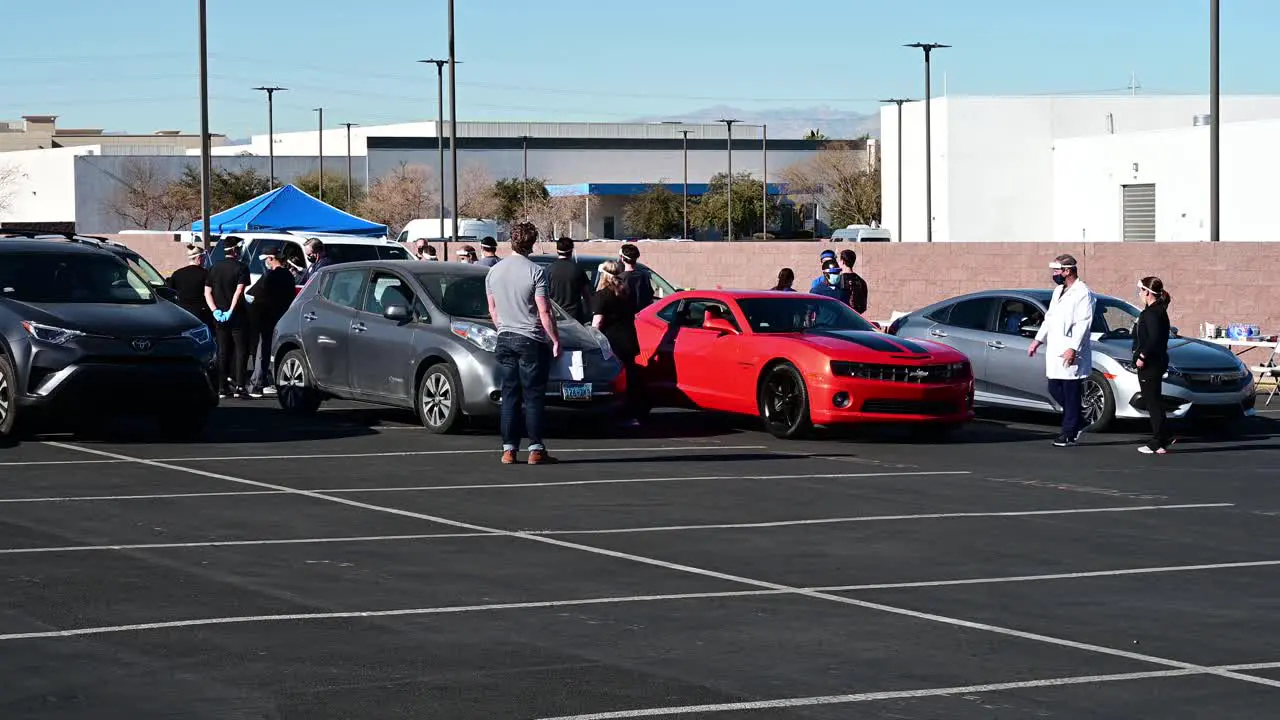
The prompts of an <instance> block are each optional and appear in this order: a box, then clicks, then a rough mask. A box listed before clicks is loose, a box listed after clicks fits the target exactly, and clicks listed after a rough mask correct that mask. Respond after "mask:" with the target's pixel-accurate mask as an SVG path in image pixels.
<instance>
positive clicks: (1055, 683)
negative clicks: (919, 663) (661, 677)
mask: <svg viewBox="0 0 1280 720" xmlns="http://www.w3.org/2000/svg"><path fill="white" fill-rule="evenodd" d="M1263 665H1265V666H1266V667H1268V668H1274V667H1280V663H1264V664H1263ZM1246 668H1248V669H1263V668H1260V667H1254V666H1251V665H1220V666H1216V667H1214V668H1209V669H1212V670H1219V671H1237V670H1242V669H1246ZM1203 674H1204V673H1202V672H1200V671H1198V670H1190V669H1185V670H1152V671H1149V672H1135V673H1116V674H1114V675H1079V676H1074V677H1060V678H1045V679H1043V680H1021V681H1017V682H1004V683H988V684H986V685H962V686H958V687H945V688H922V689H918V690H889V691H885V692H869V693H856V694H850V695H823V696H817V697H802V698H782V699H778V700H754V701H748V702H736V703H717V704H713V705H685V706H682V707H660V708H645V709H642V710H618V711H615V712H599V713H587V714H585V715H560V716H557V717H551V718H540V719H539V720H622V719H623V718H639V717H662V716H670V715H685V714H692V713H718V712H742V711H747V710H769V709H777V708H798V707H813V706H815V705H846V704H851V703H859V702H874V701H877V700H902V699H908V698H923V697H938V696H941V695H973V694H977V693H991V692H1002V691H1005V690H1022V689H1026V688H1040V687H1065V686H1069V685H1092V684H1096V683H1107V682H1125V681H1134V680H1152V679H1159V678H1171V677H1184V676H1187V675H1203Z"/></svg>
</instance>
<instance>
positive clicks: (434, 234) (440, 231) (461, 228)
mask: <svg viewBox="0 0 1280 720" xmlns="http://www.w3.org/2000/svg"><path fill="white" fill-rule="evenodd" d="M441 225H443V226H444V227H441ZM486 237H491V238H493V239H494V240H497V239H498V221H497V220H481V219H478V218H458V240H459V241H461V242H472V243H475V242H479V241H480V240H482V239H484V238H486ZM452 239H453V221H452V220H451V219H450V218H445V220H444V222H443V223H441V221H440V219H439V218H422V219H419V220H410V221H409V222H408V223H407V224H406V225H405V226H404V229H403V230H401V231H400V236H399V237H398V238H396V242H401V243H407V242H412V241H414V240H431V241H440V240H452Z"/></svg>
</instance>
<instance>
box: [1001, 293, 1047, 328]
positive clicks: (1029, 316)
mask: <svg viewBox="0 0 1280 720" xmlns="http://www.w3.org/2000/svg"><path fill="white" fill-rule="evenodd" d="M1043 322H1044V313H1043V312H1042V311H1041V310H1040V308H1039V307H1036V305H1035V304H1034V303H1032V302H1031V301H1029V300H1020V299H1018V298H1005V299H1004V301H1003V302H1002V303H1000V317H999V318H997V320H996V332H998V333H1003V334H1005V335H1022V328H1023V327H1037V328H1038V327H1040V325H1041V324H1042V323H1043Z"/></svg>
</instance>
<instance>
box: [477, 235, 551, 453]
mask: <svg viewBox="0 0 1280 720" xmlns="http://www.w3.org/2000/svg"><path fill="white" fill-rule="evenodd" d="M537 241H538V230H537V228H535V227H534V226H533V224H532V223H527V222H526V223H520V224H519V225H517V226H515V227H514V228H512V230H511V249H512V251H513V254H512V255H510V256H509V257H507V258H505V259H503V260H502V261H501V262H499V263H498V264H497V265H494V266H493V268H491V269H490V270H489V274H488V275H487V276H486V277H485V293H486V294H487V295H488V296H489V317H490V319H492V320H493V324H494V326H495V327H497V329H498V348H497V351H496V354H497V359H498V365H499V367H500V368H501V378H502V415H501V425H502V463H503V464H504V465H511V464H513V463H515V461H516V451H518V450H519V449H520V440H521V437H520V436H521V427H520V420H521V411H523V419H524V430H525V431H526V432H527V433H528V434H529V464H530V465H542V464H545V463H553V462H556V460H555V459H554V458H552V457H551V456H550V455H548V454H547V450H546V446H545V445H544V444H543V442H542V420H543V415H544V408H545V405H546V390H547V378H548V376H549V375H550V374H551V361H552V359H553V358H556V357H559V356H560V334H559V332H557V330H556V321H555V317H554V316H553V315H552V314H551V300H550V299H548V298H547V274H546V272H545V271H544V270H543V269H542V266H540V265H538V264H537V263H535V262H533V261H532V260H530V259H529V254H530V253H532V252H533V246H534V243H536V242H537Z"/></svg>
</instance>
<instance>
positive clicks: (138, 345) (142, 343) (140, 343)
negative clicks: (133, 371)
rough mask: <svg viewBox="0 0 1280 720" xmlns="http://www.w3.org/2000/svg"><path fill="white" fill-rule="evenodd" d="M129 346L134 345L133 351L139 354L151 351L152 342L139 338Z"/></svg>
mask: <svg viewBox="0 0 1280 720" xmlns="http://www.w3.org/2000/svg"><path fill="white" fill-rule="evenodd" d="M129 344H130V345H133V349H134V350H137V351H138V352H148V351H150V350H151V341H150V340H148V339H147V338H137V339H136V340H134V341H133V342H132V343H129Z"/></svg>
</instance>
